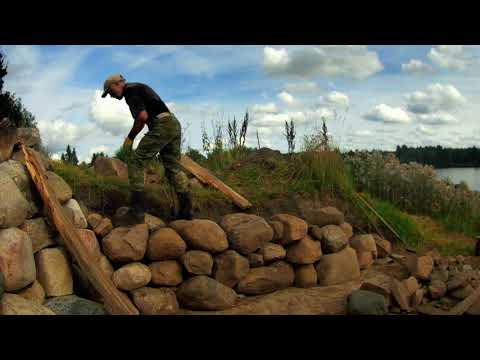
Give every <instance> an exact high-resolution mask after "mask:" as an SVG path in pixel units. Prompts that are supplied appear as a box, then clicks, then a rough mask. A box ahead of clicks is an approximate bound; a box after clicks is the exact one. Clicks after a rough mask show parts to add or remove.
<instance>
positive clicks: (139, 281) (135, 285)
mask: <svg viewBox="0 0 480 360" xmlns="http://www.w3.org/2000/svg"><path fill="white" fill-rule="evenodd" d="M151 279H152V273H151V272H150V269H149V267H148V266H147V265H144V264H142V263H139V262H134V263H130V264H127V265H125V266H122V267H121V268H120V269H118V270H117V271H115V272H114V273H113V276H112V281H113V283H114V284H115V286H116V287H117V288H118V289H120V290H126V291H131V290H135V289H139V288H141V287H144V286H145V285H147V284H148V283H149V282H150V280H151Z"/></svg>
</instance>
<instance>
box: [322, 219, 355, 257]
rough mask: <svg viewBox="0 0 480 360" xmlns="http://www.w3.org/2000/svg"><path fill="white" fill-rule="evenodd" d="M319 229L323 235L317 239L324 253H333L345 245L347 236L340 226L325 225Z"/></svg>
mask: <svg viewBox="0 0 480 360" xmlns="http://www.w3.org/2000/svg"><path fill="white" fill-rule="evenodd" d="M320 231H321V233H322V235H323V236H322V237H321V238H320V239H318V238H317V239H318V240H320V242H321V244H322V252H323V253H324V254H333V253H336V252H339V251H341V250H343V249H345V248H346V247H347V245H348V237H347V236H346V235H345V232H344V231H343V230H342V228H341V227H340V226H337V225H325V226H324V227H322V228H320ZM317 235H318V232H317Z"/></svg>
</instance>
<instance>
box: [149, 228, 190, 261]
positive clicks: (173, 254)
mask: <svg viewBox="0 0 480 360" xmlns="http://www.w3.org/2000/svg"><path fill="white" fill-rule="evenodd" d="M186 249H187V244H186V243H185V241H183V239H182V238H181V237H180V235H178V233H177V232H176V231H175V230H173V229H171V228H167V227H162V228H159V229H158V230H156V231H155V232H154V233H153V234H152V235H150V237H149V239H148V246H147V257H148V258H149V259H150V260H173V259H177V258H179V257H180V256H182V255H183V254H184V253H185V250H186Z"/></svg>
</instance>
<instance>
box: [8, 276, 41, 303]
mask: <svg viewBox="0 0 480 360" xmlns="http://www.w3.org/2000/svg"><path fill="white" fill-rule="evenodd" d="M17 295H20V296H21V297H23V298H24V299H26V300H29V301H33V302H34V303H37V304H40V305H42V304H43V302H44V301H45V290H43V287H42V285H41V284H40V283H39V282H38V281H37V280H35V281H34V282H33V284H32V285H30V286H28V287H26V288H25V289H23V290H22V291H20V292H19V293H17ZM0 297H1V296H0Z"/></svg>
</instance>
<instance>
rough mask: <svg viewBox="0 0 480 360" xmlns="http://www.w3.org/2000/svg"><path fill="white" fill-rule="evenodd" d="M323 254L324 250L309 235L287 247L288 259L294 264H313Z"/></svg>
mask: <svg viewBox="0 0 480 360" xmlns="http://www.w3.org/2000/svg"><path fill="white" fill-rule="evenodd" d="M321 256H322V250H321V249H320V247H319V246H318V245H317V244H316V243H315V242H314V241H313V240H312V238H311V237H310V236H309V235H305V237H304V238H303V239H301V240H300V241H297V242H295V243H294V244H292V245H290V247H289V248H288V249H287V260H288V261H289V262H291V263H294V264H301V265H307V264H313V263H315V262H317V261H318V260H319V259H320V257H321Z"/></svg>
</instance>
